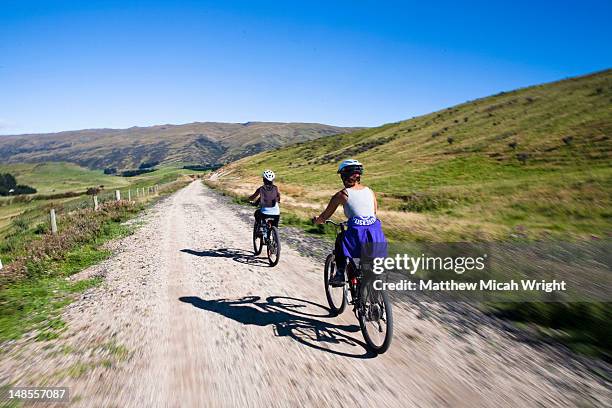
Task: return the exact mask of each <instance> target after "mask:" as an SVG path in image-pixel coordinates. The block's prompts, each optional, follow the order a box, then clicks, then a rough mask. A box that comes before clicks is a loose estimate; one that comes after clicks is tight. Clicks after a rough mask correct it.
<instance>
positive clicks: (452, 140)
mask: <svg viewBox="0 0 612 408" xmlns="http://www.w3.org/2000/svg"><path fill="white" fill-rule="evenodd" d="M446 141H447V142H448V144H453V142H454V141H455V139H453V138H452V137H450V136H449V137H447V138H446Z"/></svg>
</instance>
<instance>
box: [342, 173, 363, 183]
mask: <svg viewBox="0 0 612 408" xmlns="http://www.w3.org/2000/svg"><path fill="white" fill-rule="evenodd" d="M353 175H356V176H357V177H355V182H356V183H361V174H360V173H340V178H342V181H344V180H347V179H348V178H350V177H352V176H353Z"/></svg>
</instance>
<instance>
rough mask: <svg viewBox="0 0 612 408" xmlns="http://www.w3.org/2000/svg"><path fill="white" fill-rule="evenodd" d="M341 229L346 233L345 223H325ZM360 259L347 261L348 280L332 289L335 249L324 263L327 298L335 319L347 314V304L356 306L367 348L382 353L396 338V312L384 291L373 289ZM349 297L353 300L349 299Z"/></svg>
mask: <svg viewBox="0 0 612 408" xmlns="http://www.w3.org/2000/svg"><path fill="white" fill-rule="evenodd" d="M326 223H330V224H333V225H335V226H336V227H338V228H337V229H336V232H337V233H338V229H339V230H340V231H342V232H344V231H345V230H346V223H345V222H342V223H335V222H333V221H329V220H328V221H326ZM368 267H369V266H366V265H362V264H361V262H359V260H358V259H352V258H349V259H348V263H347V266H346V273H345V277H346V279H347V280H348V284H347V282H345V284H344V285H342V286H332V285H331V284H330V280H331V278H332V276H334V273H335V272H336V253H335V250H334V251H332V253H331V254H329V255H328V256H327V259H326V260H325V273H324V282H325V295H326V296H327V302H328V303H329V308H330V310H331V313H332V314H333V315H335V316H337V315H339V314H341V313H342V312H344V309H345V308H346V305H347V303H348V304H349V305H353V312H354V313H355V316H356V317H357V320H358V321H359V326H360V327H361V333H362V334H363V338H364V339H365V341H366V344H367V345H368V348H369V349H370V350H372V351H373V352H375V353H378V354H382V353H384V352H385V351H387V350H388V349H389V346H390V345H391V338H392V337H393V310H392V308H391V302H390V301H389V296H388V295H387V293H386V292H385V291H382V290H376V289H374V279H372V275H373V274H372V273H365V272H366V271H365V268H368ZM349 294H350V298H349Z"/></svg>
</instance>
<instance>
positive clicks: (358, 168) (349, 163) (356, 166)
mask: <svg viewBox="0 0 612 408" xmlns="http://www.w3.org/2000/svg"><path fill="white" fill-rule="evenodd" d="M349 171H354V172H356V173H359V174H362V173H363V164H361V162H360V161H359V160H354V159H347V160H344V161H343V162H342V163H340V165H339V166H338V173H345V172H349Z"/></svg>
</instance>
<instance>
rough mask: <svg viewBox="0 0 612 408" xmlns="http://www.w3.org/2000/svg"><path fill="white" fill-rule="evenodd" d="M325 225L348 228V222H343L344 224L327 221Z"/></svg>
mask: <svg viewBox="0 0 612 408" xmlns="http://www.w3.org/2000/svg"><path fill="white" fill-rule="evenodd" d="M325 223H326V224H328V223H329V224H334V225H335V226H336V227H346V222H345V221H343V222H334V221H332V220H327V221H325Z"/></svg>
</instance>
